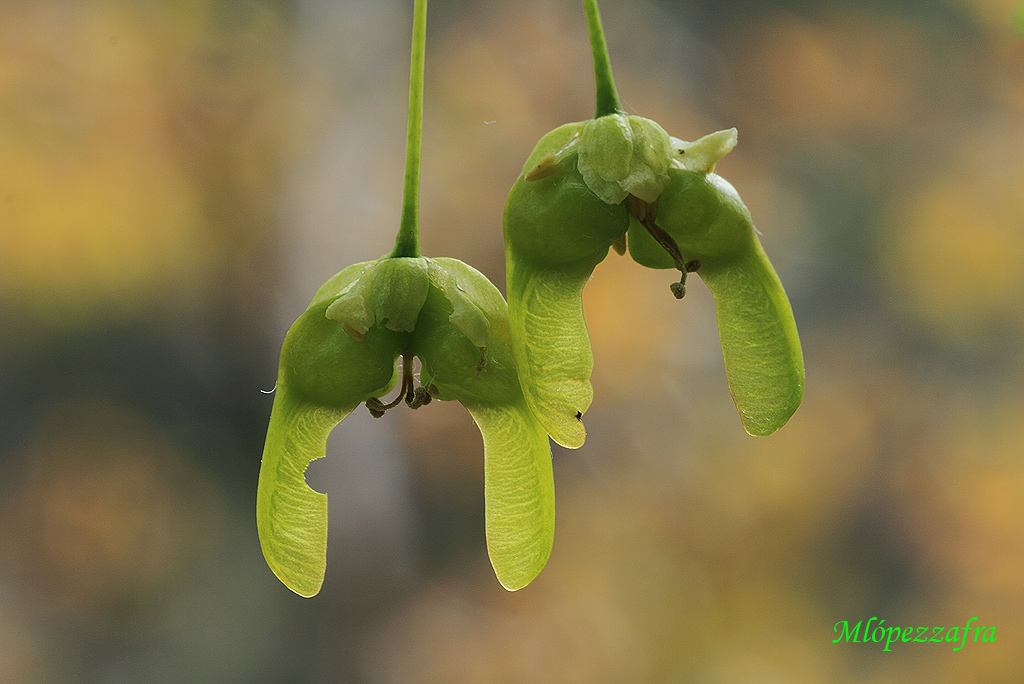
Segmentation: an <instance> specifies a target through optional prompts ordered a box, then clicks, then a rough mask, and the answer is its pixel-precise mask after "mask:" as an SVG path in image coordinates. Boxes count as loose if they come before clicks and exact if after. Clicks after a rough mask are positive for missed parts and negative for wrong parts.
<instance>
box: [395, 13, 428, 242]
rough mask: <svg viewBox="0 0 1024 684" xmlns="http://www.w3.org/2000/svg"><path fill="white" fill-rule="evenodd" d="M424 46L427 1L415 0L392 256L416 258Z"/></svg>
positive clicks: (418, 231) (418, 235) (418, 236)
mask: <svg viewBox="0 0 1024 684" xmlns="http://www.w3.org/2000/svg"><path fill="white" fill-rule="evenodd" d="M426 45H427V0H416V3H415V5H414V7H413V20H412V57H411V59H410V62H411V64H410V67H409V129H408V137H407V138H406V141H405V187H404V188H403V190H402V222H401V223H400V224H399V226H398V237H396V238H395V249H394V251H392V252H391V256H392V257H418V256H419V255H420V230H419V224H418V218H419V204H420V146H421V141H422V140H423V62H424V53H425V52H426Z"/></svg>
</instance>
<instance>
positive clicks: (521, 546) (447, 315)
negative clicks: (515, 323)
mask: <svg viewBox="0 0 1024 684" xmlns="http://www.w3.org/2000/svg"><path fill="white" fill-rule="evenodd" d="M414 17H415V18H414V31H413V53H412V69H411V77H410V98H409V139H408V144H407V148H406V175H405V190H404V203H403V211H402V222H401V225H400V227H399V232H398V237H397V238H396V240H395V249H394V251H393V252H392V253H391V254H390V255H389V256H387V257H384V258H382V259H378V260H377V261H370V262H364V263H359V264H354V265H352V266H349V267H348V268H346V269H344V270H343V271H341V272H340V273H338V274H337V275H335V276H334V277H332V278H331V279H330V280H328V281H327V282H326V283H324V285H323V286H322V287H321V288H320V289H319V290H318V291H317V293H316V294H315V295H314V297H313V299H312V301H311V302H310V303H309V306H308V307H307V308H306V311H305V312H304V313H303V314H302V315H301V316H299V318H298V320H296V321H295V323H294V324H293V325H292V326H291V328H290V330H289V331H288V334H287V335H286V337H285V340H284V344H283V346H282V348H281V359H280V364H279V367H278V382H277V391H276V394H275V396H274V404H273V407H272V409H271V416H270V425H269V427H268V429H267V440H266V444H265V446H264V450H263V461H262V463H261V466H260V475H259V485H258V489H257V494H256V524H257V529H258V531H259V537H260V545H261V546H262V548H263V554H264V556H265V557H266V560H267V563H268V565H269V566H270V568H271V569H272V570H273V571H274V573H275V574H276V575H277V576H278V577H279V578H280V579H281V581H282V582H284V584H285V585H287V586H288V587H289V588H290V589H292V590H293V591H295V592H296V593H298V594H300V595H302V596H313V595H314V594H316V593H317V592H318V591H319V590H320V587H321V585H322V583H323V579H324V572H325V569H326V551H327V496H326V495H325V494H322V493H319V492H316V491H314V490H313V489H311V488H310V487H309V486H308V485H307V484H306V480H305V470H306V467H307V466H308V465H309V463H310V461H312V460H313V459H316V458H321V457H322V456H324V455H325V451H326V447H327V437H328V435H329V434H330V432H331V431H332V430H333V429H334V427H335V426H337V425H338V423H340V422H341V421H343V420H344V419H345V417H346V416H348V415H349V414H350V413H351V412H352V411H353V410H354V409H355V408H356V407H357V406H359V404H361V403H365V404H366V406H367V408H368V409H369V411H370V413H371V414H373V415H374V416H376V417H381V416H383V415H384V414H385V413H386V412H387V411H388V410H389V409H391V408H393V407H395V406H397V405H398V404H400V403H401V402H402V401H403V400H404V401H405V403H406V404H407V405H408V406H410V407H411V408H419V407H421V406H423V405H425V404H429V403H430V402H431V401H432V400H433V399H434V398H436V399H439V400H442V401H445V400H457V401H459V402H461V403H462V405H463V406H465V407H466V409H467V410H468V411H469V412H470V415H471V416H472V417H473V420H474V421H475V422H476V424H477V426H478V427H479V428H480V434H481V436H482V437H483V442H484V500H485V531H486V535H487V550H488V554H489V556H490V559H491V564H492V565H493V567H494V571H495V574H496V575H497V577H498V580H499V581H500V582H501V584H502V585H503V586H505V588H507V589H510V590H515V589H519V588H521V587H524V586H526V585H527V584H529V583H530V581H531V580H533V578H534V577H536V575H537V574H538V573H539V572H540V570H541V569H542V568H543V567H544V565H545V563H546V562H547V559H548V556H549V555H550V553H551V546H552V541H553V538H554V525H555V522H554V515H555V512H554V481H553V478H552V468H551V449H550V446H549V443H548V439H547V434H546V433H545V431H544V428H543V427H542V426H541V425H540V424H539V423H538V421H537V419H536V417H535V416H534V414H533V413H532V412H531V411H530V409H529V407H528V406H527V403H526V400H525V398H524V396H523V393H522V391H521V389H520V384H519V377H518V373H517V370H516V365H515V360H514V355H513V352H512V341H511V333H510V329H509V320H508V310H507V306H506V304H505V300H504V299H502V297H501V294H500V293H499V292H498V290H497V289H496V288H495V287H494V285H492V284H491V282H490V281H489V280H487V278H486V277H484V275H483V274H481V273H480V272H479V271H476V270H475V269H473V268H471V267H469V266H467V265H466V264H464V263H462V262H460V261H458V260H456V259H448V258H437V259H430V258H425V257H421V256H420V255H419V233H418V228H417V214H418V203H417V193H418V187H419V150H420V137H421V122H422V88H423V47H424V43H425V31H426V29H425V22H426V1H425V0H416V3H415V12H414ZM399 356H401V357H402V359H403V361H402V370H401V374H399V371H398V357H399ZM414 358H419V360H420V366H421V372H420V382H421V384H420V385H419V386H416V382H415V378H414V375H413V363H414ZM399 377H400V378H401V386H400V389H399V391H398V396H397V397H396V398H395V399H394V400H393V401H391V402H389V403H388V404H384V403H383V402H382V401H381V399H380V397H382V396H384V395H385V394H386V393H388V392H389V391H390V390H391V389H392V388H393V387H394V386H395V385H396V384H398V381H399Z"/></svg>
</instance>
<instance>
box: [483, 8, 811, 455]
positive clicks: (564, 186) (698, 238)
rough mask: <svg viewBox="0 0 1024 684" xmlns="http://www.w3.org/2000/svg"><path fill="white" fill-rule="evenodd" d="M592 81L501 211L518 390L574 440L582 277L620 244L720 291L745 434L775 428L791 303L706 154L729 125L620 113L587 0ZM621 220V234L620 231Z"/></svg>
mask: <svg viewBox="0 0 1024 684" xmlns="http://www.w3.org/2000/svg"><path fill="white" fill-rule="evenodd" d="M584 9H585V11H586V16H587V25H588V28H589V31H590V37H591V46H592V53H593V56H594V72H595V80H596V85H597V112H596V115H595V117H594V118H593V119H590V120H588V121H583V122H576V123H570V124H565V125H563V126H560V127H559V128H556V129H555V130H553V131H551V132H550V133H548V134H547V135H545V136H544V137H543V138H541V140H540V142H539V143H538V144H537V146H536V147H535V148H534V150H533V153H532V154H531V155H530V157H529V158H528V159H527V161H526V164H525V165H524V167H523V172H522V173H521V174H520V176H519V178H518V179H517V180H516V182H515V184H514V185H513V187H512V190H511V192H510V193H509V196H508V200H507V201H506V204H505V212H504V221H503V227H504V234H505V253H506V277H507V294H508V305H509V320H510V322H511V325H512V342H513V350H514V353H515V356H516V362H517V363H518V365H519V375H520V379H521V381H522V388H523V392H524V394H525V396H526V401H527V403H528V404H529V405H530V408H532V409H533V410H534V411H535V412H536V413H537V415H538V419H539V420H540V422H541V424H542V425H543V426H544V428H545V429H546V430H547V431H548V434H549V435H550V436H551V437H552V439H554V440H555V441H556V442H558V443H559V444H562V445H563V446H567V447H579V446H581V445H582V444H583V442H584V439H585V437H586V433H585V430H584V428H583V425H582V422H581V419H582V415H583V414H584V413H586V411H587V409H588V408H589V406H590V403H591V401H592V400H593V388H592V387H591V385H590V375H591V372H592V370H593V364H594V360H593V353H592V351H591V348H590V338H589V336H588V334H587V329H586V323H585V321H584V318H583V306H582V304H583V302H582V293H583V287H584V286H585V285H586V283H587V281H588V280H589V278H590V276H591V274H592V273H593V271H594V268H595V267H596V266H597V264H599V263H600V262H601V261H602V260H603V259H604V258H605V257H606V256H607V254H608V249H609V247H614V248H615V249H616V251H618V252H619V253H620V254H621V253H624V251H625V248H626V245H627V244H628V245H629V249H630V254H631V255H632V256H633V258H634V260H636V261H637V262H638V263H640V264H642V265H645V266H649V267H651V268H676V269H678V270H679V271H680V276H681V279H680V282H678V283H673V285H672V292H673V294H674V295H675V296H676V297H677V298H682V296H683V294H684V293H685V288H684V283H685V280H686V274H687V273H689V272H694V271H696V272H697V273H698V274H699V275H700V276H701V277H702V278H703V279H704V281H705V282H706V283H707V285H708V287H709V288H710V289H711V291H712V294H713V295H714V297H715V303H716V310H717V316H718V326H719V335H720V339H721V343H722V352H723V356H724V358H725V365H726V373H727V378H728V382H729V388H730V391H731V392H732V395H733V398H734V400H735V401H736V405H737V408H738V410H739V412H740V417H741V419H742V421H743V425H744V427H745V428H746V429H747V431H748V432H749V433H750V434H755V435H766V434H771V433H772V432H775V431H776V430H778V429H779V428H780V427H782V425H784V424H785V423H786V421H787V420H788V419H789V417H790V416H791V415H792V414H793V412H794V411H795V410H796V407H797V406H798V405H799V404H800V401H801V399H802V396H803V357H802V352H801V350H800V344H799V339H798V338H797V334H796V326H795V323H794V321H793V313H792V310H791V308H790V305H789V301H788V299H787V298H786V295H785V292H784V291H783V289H782V285H781V283H780V282H779V280H778V277H777V276H776V274H775V271H774V269H772V267H771V264H770V263H769V262H768V259H767V257H766V256H765V255H764V251H763V249H762V248H761V246H760V243H759V241H758V239H757V235H756V232H755V231H754V227H753V223H752V221H751V219H750V213H749V211H747V208H746V206H744V205H743V202H742V200H740V198H739V195H738V194H737V193H736V191H735V189H733V187H732V186H731V185H729V183H728V182H726V181H725V180H724V179H722V178H721V177H720V176H718V175H717V174H715V173H713V171H714V164H715V162H716V161H718V159H720V158H721V157H722V156H723V155H724V154H726V153H727V152H728V151H729V150H731V149H732V147H733V146H734V145H735V144H736V131H735V129H731V130H728V131H720V132H718V133H713V134H711V135H709V136H705V137H704V138H702V139H700V140H698V141H697V142H694V143H689V142H684V141H681V140H677V139H675V138H672V137H670V136H669V135H668V134H667V133H666V132H665V131H664V129H662V127H661V126H659V125H658V124H657V123H656V122H654V121H651V120H650V119H645V118H643V117H639V116H633V115H627V114H625V113H624V112H623V111H622V108H621V105H620V103H619V100H618V95H617V94H616V92H615V85H614V81H613V79H612V75H611V66H610V63H609V60H608V53H607V48H606V46H605V43H604V37H603V33H602V31H601V25H600V18H599V16H598V13H597V5H596V2H595V0H584ZM627 230H628V238H627Z"/></svg>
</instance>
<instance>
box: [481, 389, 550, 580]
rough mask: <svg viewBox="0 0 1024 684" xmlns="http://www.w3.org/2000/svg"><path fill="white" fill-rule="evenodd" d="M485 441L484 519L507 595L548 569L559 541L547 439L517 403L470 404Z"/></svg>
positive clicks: (491, 552)
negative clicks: (556, 537)
mask: <svg viewBox="0 0 1024 684" xmlns="http://www.w3.org/2000/svg"><path fill="white" fill-rule="evenodd" d="M466 408H467V409H468V410H469V412H470V414H471V415H472V416H473V420H474V421H476V424H477V426H478V427H479V428H480V434H481V436H482V437H483V440H484V509H485V513H484V518H485V526H486V531H487V553H488V555H489V556H490V559H491V566H492V567H493V568H494V574H495V575H497V577H498V581H499V582H501V585H502V586H503V587H505V588H506V589H508V590H509V591H515V590H517V589H522V588H523V587H525V586H526V585H527V584H529V583H530V582H532V581H533V579H534V578H535V577H536V576H537V575H538V573H540V571H541V570H542V569H543V568H544V565H545V564H546V563H547V561H548V557H549V556H550V555H551V546H552V544H553V542H554V537H555V482H554V476H553V474H552V468H551V448H550V446H549V442H548V438H547V435H546V434H545V433H544V430H543V429H542V428H541V427H540V425H538V424H537V421H536V420H535V419H534V417H533V416H532V415H531V413H530V410H529V408H527V406H526V405H525V403H523V402H522V399H520V400H519V402H517V403H516V404H514V405H508V406H480V405H473V404H468V405H467V406H466Z"/></svg>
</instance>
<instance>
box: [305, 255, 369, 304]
mask: <svg viewBox="0 0 1024 684" xmlns="http://www.w3.org/2000/svg"><path fill="white" fill-rule="evenodd" d="M375 263H377V262H376V261H361V262H359V263H358V264H352V265H351V266H349V267H347V268H345V269H342V270H341V271H339V272H338V273H335V274H334V275H333V276H331V277H330V278H329V279H328V280H327V282H326V283H324V284H323V285H321V286H320V289H318V290H317V291H316V294H315V295H313V299H312V300H310V302H309V306H313V305H314V304H319V303H320V302H323V301H327V300H328V299H334V298H335V297H337V296H338V295H340V294H342V293H343V292H345V291H346V290H348V289H349V288H350V287H351V286H352V283H354V282H355V281H357V280H358V279H359V277H360V276H361V275H362V274H363V271H365V270H366V268H367V267H368V266H372V265H373V264H375ZM306 308H309V307H306Z"/></svg>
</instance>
